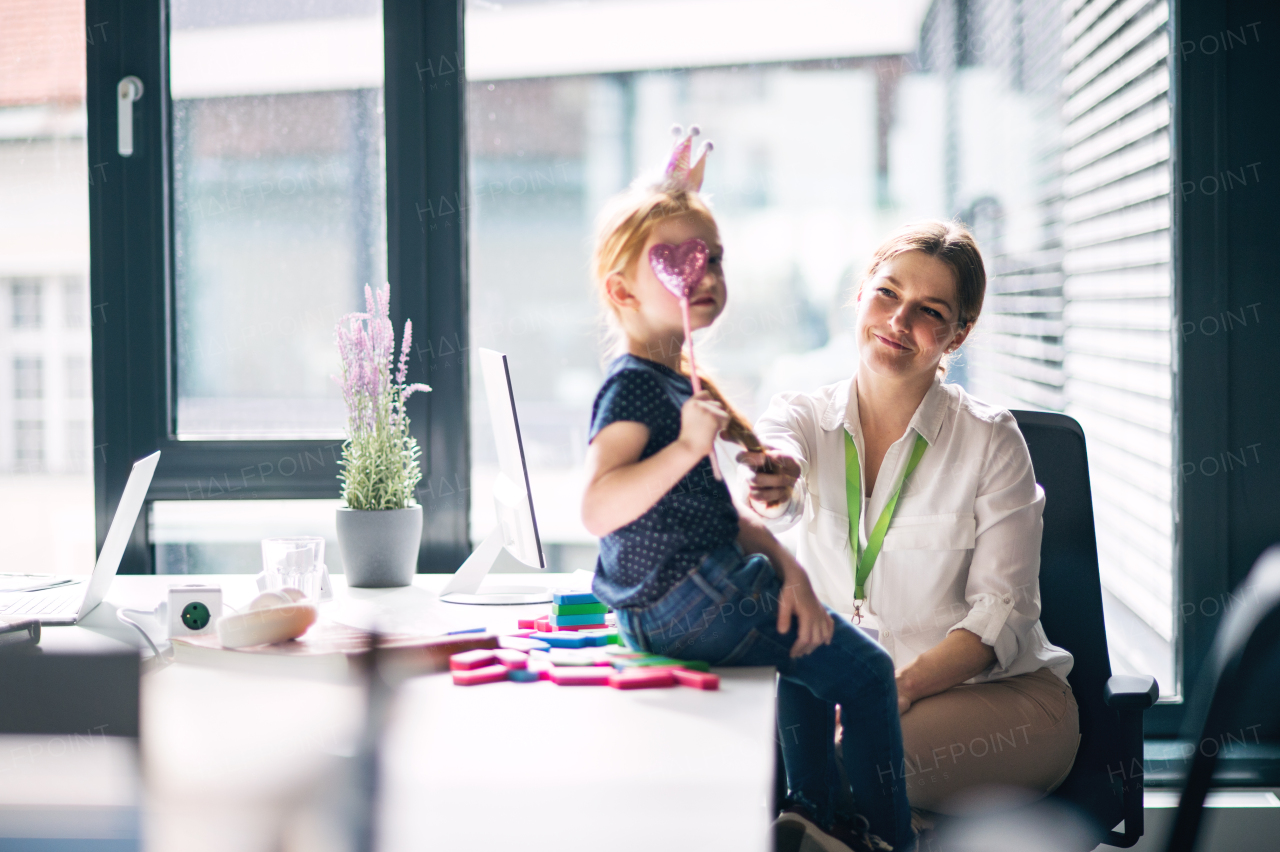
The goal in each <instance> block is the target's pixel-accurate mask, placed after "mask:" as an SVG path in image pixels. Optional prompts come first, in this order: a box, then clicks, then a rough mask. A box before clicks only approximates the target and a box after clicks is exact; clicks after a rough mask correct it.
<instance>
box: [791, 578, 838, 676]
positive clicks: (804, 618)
mask: <svg viewBox="0 0 1280 852" xmlns="http://www.w3.org/2000/svg"><path fill="white" fill-rule="evenodd" d="M793 613H794V614H795V617H796V621H797V625H796V626H797V634H796V641H795V644H794V645H792V646H791V656H792V658H795V657H803V656H804V655H805V654H808V653H809V652H810V651H812V650H813V649H814V648H817V647H818V646H819V645H826V644H828V643H830V642H831V634H832V633H834V632H835V622H834V621H832V619H831V614H830V613H828V612H827V609H826V607H824V606H823V605H822V604H821V602H819V601H818V596H817V595H815V594H814V593H813V586H812V585H810V583H809V575H808V574H806V573H804V569H803V568H801V567H800V566H799V564H796V565H795V567H794V569H793V570H791V571H788V572H787V576H786V577H785V578H784V579H783V583H782V600H781V601H780V602H779V604H778V632H779V633H784V634H785V633H786V632H787V631H789V630H790V629H791V616H792V614H793Z"/></svg>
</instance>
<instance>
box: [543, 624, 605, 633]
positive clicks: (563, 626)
mask: <svg viewBox="0 0 1280 852" xmlns="http://www.w3.org/2000/svg"><path fill="white" fill-rule="evenodd" d="M607 629H609V625H607V624H552V625H551V630H552V632H557V631H560V630H607Z"/></svg>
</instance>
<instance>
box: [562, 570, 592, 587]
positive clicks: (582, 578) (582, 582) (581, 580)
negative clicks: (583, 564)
mask: <svg viewBox="0 0 1280 852" xmlns="http://www.w3.org/2000/svg"><path fill="white" fill-rule="evenodd" d="M595 578H596V572H595V571H588V570H586V569H585V568H579V569H578V570H577V571H574V572H573V573H572V574H570V575H569V584H568V587H569V588H570V589H581V590H582V591H584V592H589V591H591V581H592V580H594V579H595Z"/></svg>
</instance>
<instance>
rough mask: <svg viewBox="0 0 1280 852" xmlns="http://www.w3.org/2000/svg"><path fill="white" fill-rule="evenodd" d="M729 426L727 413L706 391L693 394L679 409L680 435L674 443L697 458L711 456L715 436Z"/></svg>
mask: <svg viewBox="0 0 1280 852" xmlns="http://www.w3.org/2000/svg"><path fill="white" fill-rule="evenodd" d="M728 425H729V413H728V412H727V411H725V410H724V406H723V405H721V404H720V403H718V402H716V400H715V397H713V396H712V395H711V394H710V393H708V392H707V391H702V392H701V393H695V394H694V395H693V396H691V397H689V398H688V399H687V400H685V403H684V405H682V406H681V407H680V435H679V437H677V438H676V441H677V442H678V443H680V444H682V445H683V446H684V447H685V448H686V449H688V450H689V451H690V452H691V453H693V454H694V455H695V456H696V457H697V458H702V457H703V456H708V455H711V449H712V446H713V445H714V444H715V440H716V436H717V435H719V434H720V432H721V431H722V430H723V429H724V427H726V426H728Z"/></svg>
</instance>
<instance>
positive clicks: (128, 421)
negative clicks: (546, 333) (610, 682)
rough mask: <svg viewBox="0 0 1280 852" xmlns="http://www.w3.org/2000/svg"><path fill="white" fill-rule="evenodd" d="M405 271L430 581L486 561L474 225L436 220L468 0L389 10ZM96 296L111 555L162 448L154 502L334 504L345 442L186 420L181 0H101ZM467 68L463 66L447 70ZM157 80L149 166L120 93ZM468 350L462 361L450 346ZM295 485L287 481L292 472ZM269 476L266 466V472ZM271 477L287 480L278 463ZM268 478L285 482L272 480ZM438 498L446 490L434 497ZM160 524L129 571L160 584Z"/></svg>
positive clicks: (451, 155)
mask: <svg viewBox="0 0 1280 852" xmlns="http://www.w3.org/2000/svg"><path fill="white" fill-rule="evenodd" d="M383 6H384V22H383V23H384V34H385V36H384V39H385V67H386V73H385V83H384V89H385V104H386V110H385V118H386V150H387V253H388V265H387V275H388V278H389V280H390V282H391V290H392V299H391V318H392V321H393V322H394V323H395V325H396V327H397V328H401V327H402V326H403V325H404V322H405V320H408V319H411V320H413V324H414V327H415V329H416V333H415V336H416V337H417V340H418V344H417V345H416V346H415V347H414V348H415V354H416V356H417V357H413V358H411V360H410V373H409V375H410V380H411V381H425V382H428V383H429V384H430V385H431V386H432V388H433V392H432V393H430V394H419V395H415V396H414V397H413V398H411V399H410V401H409V413H410V419H411V423H412V431H413V435H414V437H415V438H416V439H417V440H418V443H419V445H420V446H421V447H422V458H423V461H422V465H423V484H422V489H421V491H420V493H421V494H422V495H425V496H427V498H428V499H427V500H425V501H424V509H425V511H424V524H423V533H422V548H421V550H420V552H419V560H418V570H419V571H435V572H445V571H453V570H455V569H456V568H457V566H458V565H459V564H460V563H461V562H462V560H463V559H464V558H465V557H466V554H467V553H468V552H469V551H470V543H469V541H468V537H467V533H468V517H467V515H468V508H469V507H468V502H467V496H468V492H467V491H466V490H463V489H458V488H448V487H442V486H447V485H450V484H454V483H466V482H469V479H470V467H469V452H468V450H469V446H468V430H467V404H468V400H469V398H470V394H469V389H468V376H467V364H466V360H465V357H464V356H465V351H466V335H467V283H466V281H467V279H466V256H467V255H466V240H467V237H466V220H465V217H463V216H461V215H455V216H454V217H452V218H450V217H436V218H435V220H433V221H431V222H428V221H427V219H426V217H424V215H423V214H422V212H421V211H423V210H424V209H426V208H427V206H428V199H431V198H436V197H440V196H443V197H445V198H462V197H465V193H464V185H465V180H466V162H465V157H466V145H465V142H464V141H463V140H465V126H464V123H463V121H464V118H463V117H464V114H465V113H464V92H463V77H462V72H461V68H462V9H463V3H462V0H448V2H425V3H424V2H412V0H385V2H384V4H383ZM85 11H86V24H87V26H88V27H89V28H90V31H92V32H94V33H96V34H97V37H96V38H95V39H94V40H93V41H92V42H91V43H90V44H89V45H88V50H87V54H88V55H87V71H88V90H87V96H86V101H87V110H88V116H89V129H88V151H89V168H90V172H91V174H92V175H93V178H94V180H93V181H92V183H91V185H90V190H89V196H90V200H89V204H90V297H91V304H92V311H93V314H92V337H93V343H92V352H93V404H94V413H95V417H94V448H95V451H94V490H95V506H96V518H97V543H98V548H99V549H101V547H102V542H103V539H104V537H105V535H106V530H107V527H108V526H109V523H110V518H111V516H112V514H113V513H114V511H115V507H116V505H117V503H118V502H119V500H120V495H121V493H122V492H123V489H124V484H125V482H126V480H127V479H128V476H129V471H130V468H131V466H132V463H133V461H134V460H135V459H137V458H140V457H142V456H143V455H146V454H148V453H151V452H154V451H155V450H161V451H162V455H161V459H160V464H159V466H158V468H157V470H156V474H155V479H154V480H153V482H152V485H151V490H150V492H149V495H148V500H149V501H153V500H188V499H278V498H326V497H327V498H334V497H338V496H339V486H338V481H337V478H336V477H337V472H338V468H337V458H338V456H339V454H340V452H341V442H340V441H306V440H298V441H289V440H283V441H281V440H252V441H190V440H182V441H180V440H177V439H176V436H175V434H174V425H175V424H174V419H173V410H174V403H175V399H176V370H175V365H176V358H175V357H174V352H173V347H174V338H173V334H172V328H173V322H172V320H173V262H172V245H173V210H172V181H171V175H172V162H171V156H172V152H171V148H170V142H171V105H170V99H169V91H168V88H169V75H168V4H167V2H166V0H150V2H147V3H134V2H130V1H129V0H87V2H86V7H85ZM447 69H452V70H447ZM127 75H134V76H136V77H138V78H139V79H141V80H142V82H143V86H144V94H143V97H142V99H141V100H139V101H137V102H136V103H135V104H134V154H133V156H132V157H128V158H124V157H121V156H120V155H119V153H118V151H117V148H116V94H115V93H116V86H117V83H118V82H119V80H120V79H121V78H123V77H125V76H127ZM440 339H444V340H446V341H450V342H454V341H457V342H459V343H460V344H461V345H460V346H457V347H450V349H451V350H453V349H460V350H461V351H458V352H454V353H453V354H451V355H449V356H441V355H439V354H438V353H439V352H440V351H443V347H438V346H437V347H434V348H433V347H432V346H431V345H430V342H431V341H433V340H440ZM285 458H293V459H295V460H296V461H297V464H296V465H286V468H287V469H288V470H291V471H292V473H290V474H288V475H286V474H285V473H283V472H282V471H281V470H280V466H279V462H280V461H281V460H282V459H285ZM260 464H262V465H264V466H263V467H259V465H260ZM266 465H270V468H268V467H266ZM262 471H267V472H266V473H265V474H263V473H262ZM433 486H434V487H433ZM153 557H154V554H153V551H152V549H151V547H150V546H149V544H148V541H147V524H146V513H143V516H142V517H140V519H139V522H138V524H137V526H136V527H135V529H134V531H133V535H132V537H131V539H130V542H129V546H128V548H127V550H126V553H125V556H124V559H123V561H122V563H121V567H120V570H121V572H122V573H151V572H152V571H154V558H153Z"/></svg>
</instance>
